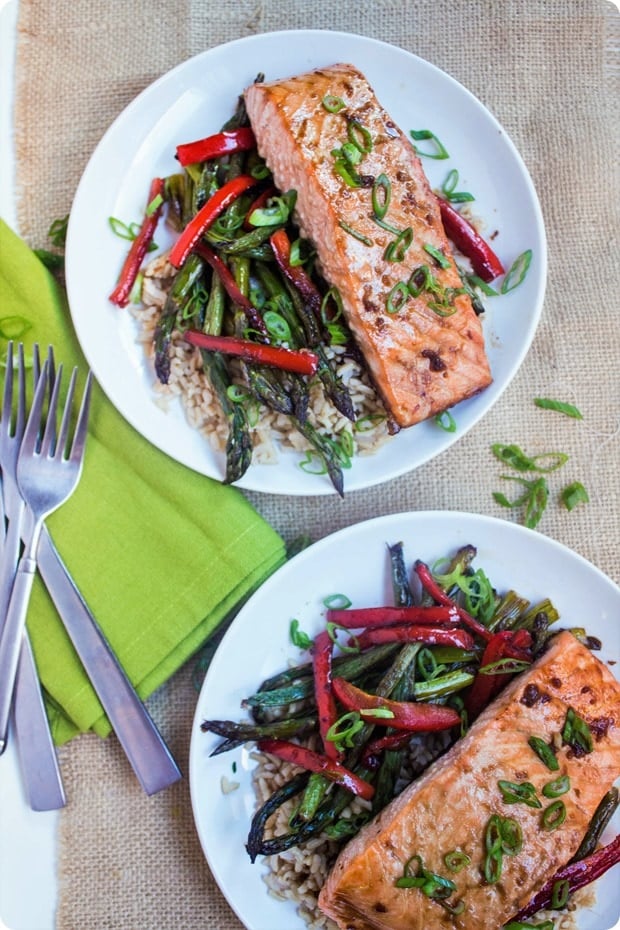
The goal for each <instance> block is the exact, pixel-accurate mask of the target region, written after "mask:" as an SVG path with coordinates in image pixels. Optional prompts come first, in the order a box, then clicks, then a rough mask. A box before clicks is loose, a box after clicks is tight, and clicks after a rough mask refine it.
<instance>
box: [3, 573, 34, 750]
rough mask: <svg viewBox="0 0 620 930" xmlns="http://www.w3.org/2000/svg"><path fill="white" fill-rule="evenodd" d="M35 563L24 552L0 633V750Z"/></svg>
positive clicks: (5, 731) (6, 723)
mask: <svg viewBox="0 0 620 930" xmlns="http://www.w3.org/2000/svg"><path fill="white" fill-rule="evenodd" d="M36 567H37V563H36V561H35V560H34V559H31V558H30V556H28V555H23V556H22V557H21V559H20V560H19V565H18V566H17V572H16V575H15V581H14V582H13V590H12V591H11V599H10V601H9V607H8V610H7V614H6V620H5V623H4V628H3V630H2V636H0V754H2V753H3V752H4V750H5V749H6V741H7V735H8V728H9V716H10V713H11V704H12V701H13V692H14V690H15V678H16V676H17V663H18V661H19V651H20V649H21V644H22V638H23V634H24V629H25V626H26V612H27V610H28V601H29V599H30V591H31V590H32V581H33V579H34V573H35V571H36Z"/></svg>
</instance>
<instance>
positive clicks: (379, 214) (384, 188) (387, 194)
mask: <svg viewBox="0 0 620 930" xmlns="http://www.w3.org/2000/svg"><path fill="white" fill-rule="evenodd" d="M391 199H392V182H391V181H390V179H389V178H388V176H387V175H386V174H383V173H381V174H378V175H377V177H376V178H375V180H374V184H373V185H372V212H373V213H374V215H375V219H378V220H382V219H383V217H384V216H385V215H386V213H387V212H388V208H389V206H390V200H391Z"/></svg>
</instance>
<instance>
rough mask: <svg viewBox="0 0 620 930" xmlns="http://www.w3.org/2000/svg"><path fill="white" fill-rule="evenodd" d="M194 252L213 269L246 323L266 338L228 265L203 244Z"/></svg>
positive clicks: (259, 318)
mask: <svg viewBox="0 0 620 930" xmlns="http://www.w3.org/2000/svg"><path fill="white" fill-rule="evenodd" d="M194 252H195V253H196V255H199V256H200V257H201V258H202V259H204V261H205V262H207V263H208V264H209V265H210V266H211V267H212V268H213V270H214V271H215V273H216V274H217V276H218V278H219V279H220V281H221V282H222V284H223V286H224V290H225V291H226V293H227V294H228V296H229V297H230V299H231V300H232V301H233V303H235V304H237V305H238V306H239V307H241V308H242V309H243V311H244V312H245V315H246V317H247V318H248V323H249V324H250V326H251V327H252V329H254V330H256V331H257V332H259V333H262V334H263V336H265V337H267V336H268V332H267V327H266V326H265V323H264V321H263V318H262V317H261V315H260V314H259V312H258V310H257V309H256V307H255V306H254V304H253V303H252V301H251V300H248V298H247V297H246V296H245V294H244V293H243V292H242V291H241V290H240V288H239V286H238V285H237V282H236V281H235V279H234V276H233V274H232V272H231V270H230V268H229V267H228V265H227V264H226V263H225V262H223V261H222V259H221V258H220V257H219V255H216V253H215V252H214V251H213V249H210V248H209V246H208V245H205V243H204V242H199V243H198V244H197V245H196V247H195V248H194Z"/></svg>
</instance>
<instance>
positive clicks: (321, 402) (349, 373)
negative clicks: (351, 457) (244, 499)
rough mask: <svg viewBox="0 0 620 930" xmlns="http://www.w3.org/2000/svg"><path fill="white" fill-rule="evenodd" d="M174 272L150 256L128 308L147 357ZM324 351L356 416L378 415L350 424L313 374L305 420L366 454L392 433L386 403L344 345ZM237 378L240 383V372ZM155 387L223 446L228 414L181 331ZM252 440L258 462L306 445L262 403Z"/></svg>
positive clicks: (161, 400) (164, 402)
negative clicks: (165, 376)
mask: <svg viewBox="0 0 620 930" xmlns="http://www.w3.org/2000/svg"><path fill="white" fill-rule="evenodd" d="M174 273H175V269H174V268H173V267H172V266H171V265H170V264H169V262H168V261H167V257H166V256H165V255H161V256H158V257H157V258H155V259H153V260H152V261H151V262H150V263H149V264H148V265H147V267H146V269H145V272H144V278H143V282H142V294H141V296H142V303H141V304H132V305H130V312H131V313H132V315H133V316H134V317H135V319H136V320H137V322H138V336H137V341H138V342H139V343H141V344H142V346H143V348H144V352H145V354H146V355H147V357H148V358H149V359H150V360H151V361H152V360H153V357H154V347H153V339H154V335H155V330H156V328H157V324H158V321H159V317H160V315H161V311H162V309H163V307H164V304H165V300H166V292H167V288H168V287H169V286H170V283H171V281H172V277H173V275H174ZM327 354H328V357H329V358H330V360H333V361H334V364H335V368H336V371H337V373H338V374H339V376H340V377H341V378H342V380H343V381H344V383H345V384H346V385H347V387H348V389H349V392H350V394H351V397H352V400H353V405H354V409H355V412H356V416H357V418H358V419H360V418H361V417H367V416H368V417H375V416H376V417H377V419H376V420H372V421H366V422H365V425H368V426H370V428H368V429H364V430H359V431H358V430H355V429H354V428H353V424H352V423H351V422H350V421H349V420H348V419H347V418H346V417H344V416H343V415H342V414H341V413H339V412H338V411H337V410H336V408H335V407H334V406H333V405H332V404H331V402H330V401H329V400H328V399H327V398H326V397H325V395H324V393H323V388H322V386H321V384H320V383H319V382H318V381H317V380H316V379H315V381H313V382H312V384H311V388H310V411H309V421H310V422H311V423H312V424H313V425H314V426H315V427H317V428H318V429H320V430H321V431H322V432H324V433H326V434H327V435H329V436H331V437H332V438H334V439H337V438H338V437H339V436H342V434H343V433H344V432H345V431H346V432H347V433H348V434H349V436H350V438H351V439H352V442H353V449H354V454H355V455H370V454H372V453H374V452H376V451H377V450H378V449H379V448H380V447H381V446H382V445H383V444H384V443H385V442H386V441H387V440H388V439H389V438H390V437H389V434H388V431H387V420H386V416H385V408H384V407H383V405H382V403H381V401H380V399H379V397H378V396H377V394H376V392H375V390H374V388H373V387H372V385H371V383H370V381H369V379H368V376H367V374H366V372H365V371H364V370H363V369H362V368H361V367H360V366H359V365H358V364H357V363H356V362H355V361H354V360H353V359H351V358H350V357H348V356H347V355H346V354H345V351H344V347H342V346H331V347H329V349H328V350H327ZM237 380H238V381H239V383H240V384H242V383H243V381H242V379H241V377H239V378H238V379H237ZM153 391H154V395H155V397H156V402H157V403H158V404H159V405H160V406H161V407H162V408H163V409H165V410H166V409H168V407H169V405H170V403H171V402H173V401H176V400H180V402H181V404H182V406H183V409H184V411H185V415H186V417H187V421H188V423H189V424H190V426H191V427H193V428H194V429H197V430H199V431H200V432H201V434H202V435H203V436H204V437H205V438H206V439H207V440H208V441H209V443H210V444H211V446H212V448H213V449H215V450H216V451H218V452H223V451H224V450H225V448H226V440H227V436H228V424H227V421H226V417H225V416H224V414H223V411H222V408H221V406H220V403H219V401H218V399H217V397H216V396H215V394H214V392H213V391H212V390H211V386H210V384H209V381H208V378H207V377H206V375H205V374H204V372H203V370H202V363H201V357H200V351H199V350H198V349H196V348H194V347H192V346H190V345H188V343H186V342H185V340H184V339H183V336H182V333H180V332H174V333H173V335H172V344H171V349H170V379H169V382H168V384H166V385H164V384H161V383H160V382H159V381H157V380H154V384H153ZM252 442H253V461H254V462H258V463H261V464H275V463H277V462H278V460H279V458H280V451H281V450H287V449H288V450H294V451H297V452H300V453H304V452H306V451H307V450H308V449H310V445H309V443H308V442H307V440H306V439H305V438H304V437H303V436H302V435H301V434H300V433H298V432H297V430H296V429H295V427H294V426H293V425H292V423H291V421H290V419H289V417H287V416H285V415H283V414H278V413H274V412H273V411H270V410H269V409H267V408H266V407H261V408H260V410H259V415H258V417H257V422H256V425H254V426H253V427H252Z"/></svg>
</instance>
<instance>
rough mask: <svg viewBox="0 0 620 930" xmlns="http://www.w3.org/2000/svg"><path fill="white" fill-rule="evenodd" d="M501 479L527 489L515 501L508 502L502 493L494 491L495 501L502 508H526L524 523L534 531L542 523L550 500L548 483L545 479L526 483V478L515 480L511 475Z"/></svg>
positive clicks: (502, 476) (503, 476)
mask: <svg viewBox="0 0 620 930" xmlns="http://www.w3.org/2000/svg"><path fill="white" fill-rule="evenodd" d="M501 478H502V480H503V481H516V482H517V483H518V484H520V485H522V486H523V487H524V488H525V491H524V492H523V494H521V495H520V496H519V497H517V498H516V499H515V500H513V501H510V500H508V498H507V497H506V495H505V494H502V493H501V491H493V500H494V501H495V502H496V503H498V504H499V505H500V506H501V507H510V508H513V507H521V506H525V513H524V517H523V523H524V525H525V526H527V527H528V528H529V529H534V527H535V526H537V525H538V523H539V522H540V519H541V517H542V515H543V513H544V511H545V509H546V507H547V502H548V500H549V488H548V486H547V482H546V481H545V479H544V478H537V479H536V480H535V481H526V480H525V478H514V477H512V476H511V475H501Z"/></svg>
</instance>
